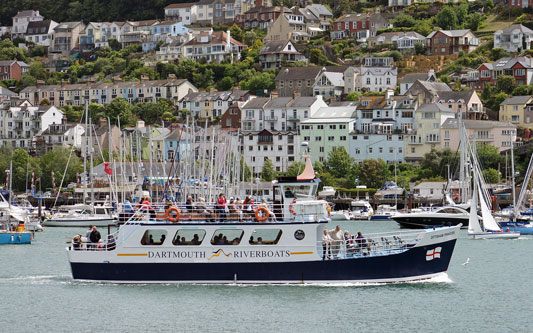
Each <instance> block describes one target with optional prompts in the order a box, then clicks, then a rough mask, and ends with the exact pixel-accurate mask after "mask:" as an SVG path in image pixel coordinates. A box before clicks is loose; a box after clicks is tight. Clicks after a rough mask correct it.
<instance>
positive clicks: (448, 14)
mask: <svg viewBox="0 0 533 333" xmlns="http://www.w3.org/2000/svg"><path fill="white" fill-rule="evenodd" d="M435 24H436V25H437V26H439V27H440V28H441V29H444V30H453V29H455V28H456V27H457V15H456V14H455V12H454V10H453V9H452V7H451V6H444V8H443V9H442V10H441V11H440V12H439V13H438V14H437V16H435Z"/></svg>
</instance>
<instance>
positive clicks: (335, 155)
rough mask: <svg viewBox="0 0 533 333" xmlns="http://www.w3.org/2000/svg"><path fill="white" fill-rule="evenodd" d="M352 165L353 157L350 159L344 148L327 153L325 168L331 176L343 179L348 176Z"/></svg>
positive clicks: (353, 162)
mask: <svg viewBox="0 0 533 333" xmlns="http://www.w3.org/2000/svg"><path fill="white" fill-rule="evenodd" d="M354 164H355V160H354V159H353V157H350V154H348V152H347V151H346V149H344V147H339V148H337V149H335V150H332V151H330V152H329V154H328V159H327V161H326V164H325V168H326V170H327V171H329V172H330V173H331V174H332V175H333V176H335V177H337V178H344V177H347V176H348V175H349V174H350V172H351V171H352V166H353V165H354Z"/></svg>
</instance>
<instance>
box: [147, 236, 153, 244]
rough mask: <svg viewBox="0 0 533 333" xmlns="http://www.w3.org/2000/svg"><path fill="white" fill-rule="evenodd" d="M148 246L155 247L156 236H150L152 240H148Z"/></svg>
mask: <svg viewBox="0 0 533 333" xmlns="http://www.w3.org/2000/svg"><path fill="white" fill-rule="evenodd" d="M148 244H149V245H154V236H153V235H150V238H149V239H148Z"/></svg>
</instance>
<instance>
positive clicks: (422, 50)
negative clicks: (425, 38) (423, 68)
mask: <svg viewBox="0 0 533 333" xmlns="http://www.w3.org/2000/svg"><path fill="white" fill-rule="evenodd" d="M415 53H416V54H418V55H421V54H424V53H426V47H425V46H424V44H423V43H422V42H416V43H415Z"/></svg>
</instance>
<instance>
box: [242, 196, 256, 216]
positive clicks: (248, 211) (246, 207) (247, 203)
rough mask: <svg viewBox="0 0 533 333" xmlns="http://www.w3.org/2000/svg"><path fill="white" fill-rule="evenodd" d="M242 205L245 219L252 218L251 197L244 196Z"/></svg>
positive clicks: (252, 206)
mask: <svg viewBox="0 0 533 333" xmlns="http://www.w3.org/2000/svg"><path fill="white" fill-rule="evenodd" d="M243 206H244V210H245V211H246V214H245V219H246V220H250V219H252V215H253V214H254V201H253V200H252V197H250V196H246V198H245V199H244V202H243Z"/></svg>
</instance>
